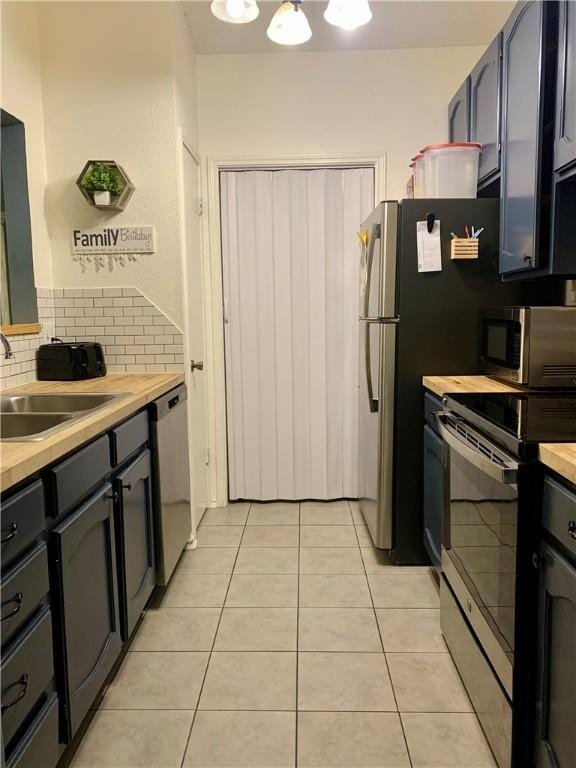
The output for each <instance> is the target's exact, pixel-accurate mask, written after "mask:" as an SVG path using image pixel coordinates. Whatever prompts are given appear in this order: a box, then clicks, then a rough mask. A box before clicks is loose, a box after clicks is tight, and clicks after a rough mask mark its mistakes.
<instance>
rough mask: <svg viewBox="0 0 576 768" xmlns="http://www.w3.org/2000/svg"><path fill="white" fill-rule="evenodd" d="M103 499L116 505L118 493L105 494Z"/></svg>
mask: <svg viewBox="0 0 576 768" xmlns="http://www.w3.org/2000/svg"><path fill="white" fill-rule="evenodd" d="M104 498H105V499H110V501H113V502H114V504H116V502H117V501H118V499H119V498H120V496H119V495H118V491H114V492H113V493H107V494H106V495H105V496H104Z"/></svg>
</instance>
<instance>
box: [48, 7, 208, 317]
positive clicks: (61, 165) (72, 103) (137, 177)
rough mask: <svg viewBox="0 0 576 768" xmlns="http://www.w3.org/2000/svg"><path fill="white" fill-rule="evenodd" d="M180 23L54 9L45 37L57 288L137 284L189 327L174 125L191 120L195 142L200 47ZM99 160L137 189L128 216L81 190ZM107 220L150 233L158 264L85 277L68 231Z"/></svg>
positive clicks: (146, 14) (142, 259) (127, 10)
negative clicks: (87, 166)
mask: <svg viewBox="0 0 576 768" xmlns="http://www.w3.org/2000/svg"><path fill="white" fill-rule="evenodd" d="M177 13H181V12H180V9H179V7H178V6H177V5H175V4H173V3H148V2H114V3H101V2H74V3H68V2H63V3H58V2H56V3H52V2H49V3H43V4H42V8H41V33H42V60H43V76H44V110H45V124H46V146H47V168H48V189H47V204H48V218H49V224H50V236H51V239H52V252H53V264H54V285H56V286H58V287H75V286H82V285H86V286H94V287H98V286H127V285H133V286H136V287H137V288H139V289H140V290H141V291H142V292H143V293H144V294H145V295H146V296H148V297H149V298H150V299H151V300H152V301H153V302H154V303H155V304H156V305H157V306H158V307H159V308H160V309H161V310H162V311H163V312H164V313H165V314H166V315H167V316H168V317H169V318H170V319H172V320H173V321H174V322H175V323H176V324H177V325H179V326H180V327H181V326H182V322H183V311H182V278H181V263H180V258H181V257H180V241H179V228H178V197H177V166H176V164H177V153H176V127H177V119H182V120H184V121H185V122H186V124H187V125H188V126H192V127H191V128H190V131H191V132H192V133H193V134H194V130H195V129H194V127H193V126H194V122H195V121H194V116H195V104H194V99H195V95H194V92H193V89H192V87H191V85H190V82H191V81H193V78H194V75H193V71H194V62H193V49H192V47H191V42H189V41H188V39H187V38H186V35H187V28H186V27H185V26H184V19H183V16H182V18H181V22H180V24H179V23H178V19H177V18H176V14H177ZM177 32H178V41H177V43H176V44H174V38H175V36H176V34H177ZM176 51H177V54H176V53H175V52H176ZM187 57H188V59H189V61H188V66H189V68H190V71H191V74H190V75H186V76H184V75H183V72H184V70H185V68H186V58H187ZM176 63H177V66H178V75H177V77H176V70H175V67H176ZM187 78H189V79H187ZM188 91H190V94H189V101H188V103H186V105H185V106H183V104H184V103H185V102H186V97H187V93H188ZM177 113H178V118H177ZM90 159H111V160H116V161H117V162H118V163H120V165H122V166H123V168H124V169H125V171H126V173H127V174H128V175H129V176H130V178H131V179H132V181H133V183H134V185H135V187H136V192H135V193H134V196H133V197H132V199H131V201H130V202H129V204H128V207H127V208H126V210H125V211H123V212H122V213H119V214H118V213H117V214H112V215H111V214H107V213H103V212H100V211H97V210H95V209H91V208H90V207H89V206H88V205H87V204H86V202H85V201H84V200H83V198H82V197H81V195H80V193H79V191H78V190H77V189H76V187H75V184H74V182H75V179H76V177H77V176H78V174H79V173H80V171H81V170H82V167H83V165H84V163H85V162H86V161H87V160H90ZM107 222H110V223H113V224H115V225H118V224H153V225H154V226H155V228H156V240H157V243H156V246H157V252H156V254H153V255H143V256H138V260H137V261H136V262H133V263H130V262H129V263H127V264H126V265H125V266H119V265H115V266H113V268H112V269H110V268H109V267H106V268H104V269H100V270H96V269H95V268H94V266H88V268H87V272H86V274H84V273H83V272H82V270H81V267H80V265H79V264H77V263H76V262H74V261H73V260H72V256H71V253H70V237H71V231H72V229H73V228H75V227H89V226H96V225H102V224H105V223H107Z"/></svg>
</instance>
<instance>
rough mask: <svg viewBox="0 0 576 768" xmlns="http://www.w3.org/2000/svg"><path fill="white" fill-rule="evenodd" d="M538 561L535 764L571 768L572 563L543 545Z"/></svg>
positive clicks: (575, 627) (575, 614) (574, 669)
mask: <svg viewBox="0 0 576 768" xmlns="http://www.w3.org/2000/svg"><path fill="white" fill-rule="evenodd" d="M542 560H543V569H542V573H541V578H540V590H539V591H540V615H539V621H538V626H539V633H540V643H539V649H538V667H539V689H538V701H537V731H536V738H537V745H536V764H537V766H538V768H571V767H572V766H573V765H574V748H575V742H574V739H575V736H574V730H575V727H576V722H575V715H574V705H575V702H576V567H574V566H572V565H570V563H569V562H568V561H567V560H565V559H564V557H562V556H561V555H560V554H558V553H557V552H556V551H555V550H554V549H552V548H551V547H550V546H548V545H547V544H544V545H543V547H542Z"/></svg>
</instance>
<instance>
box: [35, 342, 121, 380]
mask: <svg viewBox="0 0 576 768" xmlns="http://www.w3.org/2000/svg"><path fill="white" fill-rule="evenodd" d="M51 341H52V343H51V344H42V345H41V346H40V347H39V348H38V352H37V354H36V371H37V375H38V379H39V380H40V381H77V380H81V379H95V378H97V377H98V376H105V375H106V363H105V361H104V352H103V351H102V346H101V345H100V344H98V343H96V342H95V341H79V342H75V343H70V344H67V343H65V342H63V341H61V340H60V339H56V338H53V339H52V340H51Z"/></svg>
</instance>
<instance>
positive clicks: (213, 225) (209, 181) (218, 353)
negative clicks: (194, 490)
mask: <svg viewBox="0 0 576 768" xmlns="http://www.w3.org/2000/svg"><path fill="white" fill-rule="evenodd" d="M359 166H361V167H365V168H373V169H374V193H375V194H374V204H377V203H378V202H380V200H385V199H386V155H385V154H384V153H383V152H374V153H363V154H343V155H297V156H296V155H295V156H276V157H252V156H244V157H238V156H235V157H222V158H220V157H207V158H204V159H203V160H202V164H201V168H202V172H201V178H202V198H203V200H204V201H205V205H204V214H206V213H207V214H208V215H204V217H203V221H202V254H203V258H204V275H205V278H204V279H205V286H204V288H205V296H206V311H205V318H206V324H205V334H206V358H207V365H206V367H205V371H206V377H207V378H206V391H207V397H206V399H207V404H206V406H207V416H208V421H207V424H208V433H209V440H210V448H209V450H210V463H209V466H208V499H209V506H211V507H220V506H224V505H225V504H227V502H228V450H227V433H226V373H225V357H224V312H223V295H222V243H221V233H220V185H219V176H220V172H221V171H226V170H240V169H242V170H266V169H270V170H272V169H273V170H279V169H298V168H302V169H305V168H357V167H359ZM358 223H359V224H360V222H358Z"/></svg>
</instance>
